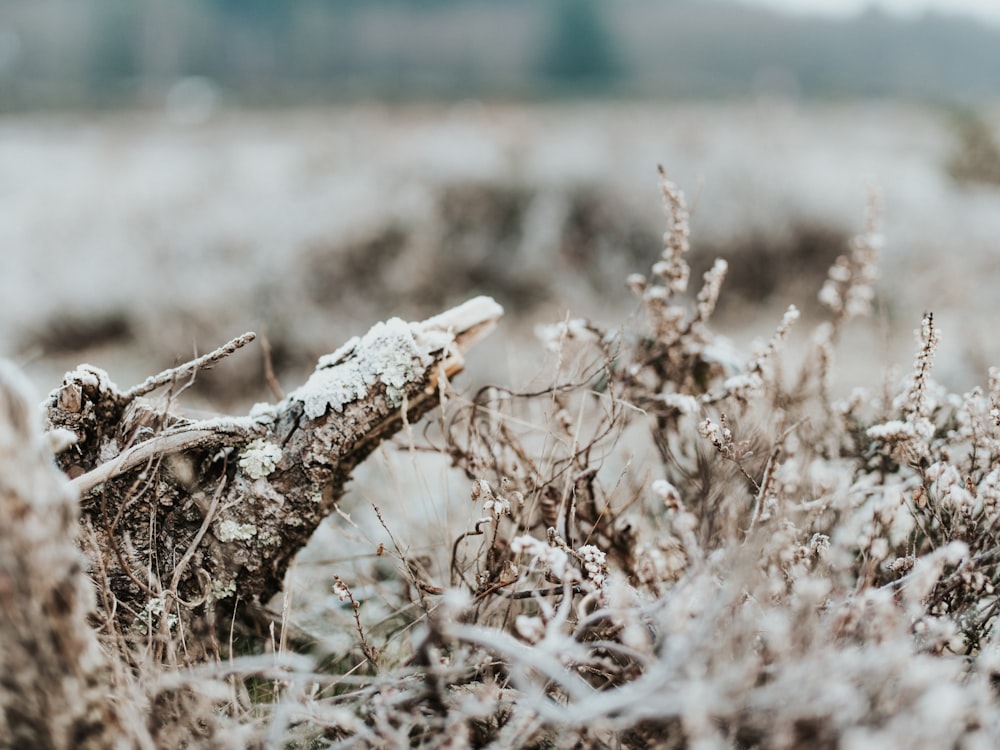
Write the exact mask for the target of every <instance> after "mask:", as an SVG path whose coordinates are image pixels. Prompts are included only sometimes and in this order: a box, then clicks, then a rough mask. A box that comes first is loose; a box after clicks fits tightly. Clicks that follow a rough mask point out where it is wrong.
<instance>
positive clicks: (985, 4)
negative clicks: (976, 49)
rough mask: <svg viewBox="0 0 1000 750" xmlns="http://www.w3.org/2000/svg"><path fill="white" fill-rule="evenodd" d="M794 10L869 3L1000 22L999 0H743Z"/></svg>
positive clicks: (835, 11) (836, 11) (856, 7)
mask: <svg viewBox="0 0 1000 750" xmlns="http://www.w3.org/2000/svg"><path fill="white" fill-rule="evenodd" d="M743 2H748V3H754V4H757V5H767V6H770V7H772V8H777V9H781V10H785V11H790V12H794V13H820V14H823V15H828V16H847V15H851V14H853V13H858V12H860V11H862V10H864V9H865V8H868V7H872V6H874V7H877V8H880V9H882V10H885V11H887V12H890V13H893V14H895V15H901V16H914V15H919V14H921V13H923V12H925V11H928V10H934V11H939V12H942V13H953V14H961V15H964V16H972V17H974V18H978V19H980V20H982V21H986V22H989V23H992V24H996V25H1000V0H743Z"/></svg>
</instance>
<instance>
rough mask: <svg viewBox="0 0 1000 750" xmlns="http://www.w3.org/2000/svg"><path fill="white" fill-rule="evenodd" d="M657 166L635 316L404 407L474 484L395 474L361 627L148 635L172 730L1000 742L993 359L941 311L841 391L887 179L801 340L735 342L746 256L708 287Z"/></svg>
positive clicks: (271, 734) (407, 743) (367, 738)
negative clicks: (437, 510) (448, 509)
mask: <svg viewBox="0 0 1000 750" xmlns="http://www.w3.org/2000/svg"><path fill="white" fill-rule="evenodd" d="M661 177H662V179H661V187H662V192H663V197H664V202H665V205H666V208H667V216H668V228H667V231H666V233H665V235H664V250H663V253H662V255H661V257H660V259H659V260H658V261H657V262H656V263H655V264H654V265H653V267H652V271H651V273H650V274H649V275H648V276H641V275H638V274H636V275H633V276H631V277H629V279H628V285H629V287H630V288H631V289H632V290H633V292H634V293H635V294H636V296H637V298H638V300H639V307H638V310H637V313H636V315H635V316H634V317H633V318H632V319H630V320H628V321H626V323H625V324H623V325H622V327H621V328H619V329H615V330H611V329H606V328H602V327H600V326H598V325H595V324H593V323H591V322H588V321H584V320H565V321H563V322H561V323H559V324H556V325H554V326H550V327H547V328H545V329H544V330H542V331H541V332H540V333H541V337H542V339H543V342H544V343H545V345H546V346H547V347H548V348H549V349H550V350H551V352H552V357H553V359H552V360H551V362H550V365H549V368H550V376H551V377H550V379H549V382H547V383H544V384H542V385H540V386H539V387H538V388H536V389H534V390H532V391H530V392H515V391H513V390H512V389H509V388H501V387H490V388H484V389H482V390H480V391H478V392H476V393H475V394H472V395H470V396H464V395H462V394H461V393H459V392H456V391H454V390H452V389H451V388H450V387H449V386H447V385H446V384H442V390H441V409H440V411H439V413H438V418H437V420H436V421H433V422H432V423H430V424H428V425H427V426H426V427H425V428H424V429H423V431H422V432H421V431H418V430H417V429H416V428H415V427H413V428H411V429H410V430H409V431H408V432H407V436H406V440H405V442H406V444H407V448H408V450H409V451H410V452H411V454H412V455H415V456H418V455H422V454H423V453H433V454H435V455H437V456H438V457H441V456H444V457H446V458H447V459H448V460H449V461H450V463H451V466H452V467H453V469H454V472H453V473H455V474H457V475H458V476H459V477H461V483H462V485H463V487H464V490H465V491H466V492H467V493H468V498H469V500H468V501H467V503H468V505H467V506H466V507H467V510H469V509H471V510H469V512H468V513H466V514H465V515H462V514H460V513H456V514H453V515H450V516H448V518H447V520H445V521H443V522H440V523H439V524H438V525H437V526H435V527H429V526H427V525H416V526H415V525H412V524H406V523H404V522H402V521H399V520H397V518H395V517H394V515H393V508H395V509H396V510H400V509H401V508H402V507H403V506H402V505H401V504H405V503H407V502H408V500H409V498H408V496H407V495H408V492H409V491H411V490H412V491H413V492H414V494H415V487H414V488H409V489H408V488H407V487H406V485H405V484H401V485H400V487H398V488H396V489H395V490H393V491H394V492H395V493H396V494H397V495H398V496H397V497H396V498H395V500H396V505H393V504H392V498H389V497H386V498H384V499H385V503H381V501H380V503H381V504H382V506H383V507H382V508H381V509H379V508H376V511H375V512H376V516H377V518H378V522H379V524H381V526H382V527H384V530H385V532H386V535H387V537H386V538H387V542H386V543H383V544H380V545H379V547H378V549H377V551H375V552H374V554H372V555H367V556H366V555H361V554H359V555H358V559H357V560H355V563H356V565H355V566H354V567H353V569H352V573H351V574H350V575H348V574H347V572H346V570H342V571H339V572H338V576H337V577H335V578H332V579H331V580H330V582H329V585H330V587H331V591H332V593H333V594H334V595H335V596H336V598H337V599H339V601H340V602H341V606H342V609H341V610H340V613H339V614H340V615H342V616H340V617H339V618H338V619H339V621H340V622H342V623H344V626H345V627H346V628H347V629H349V631H348V632H351V633H352V639H353V641H354V645H353V647H351V648H349V649H347V650H346V651H342V652H338V653H334V652H332V651H327V652H326V653H323V654H319V652H317V653H315V654H314V655H313V657H314V658H313V659H312V660H310V661H307V662H306V663H302V662H301V661H296V660H295V659H294V655H292V654H289V653H288V652H289V651H290V650H294V649H295V648H305V647H306V646H307V644H308V643H309V637H310V634H309V633H306V632H304V631H297V630H296V628H295V627H294V622H293V621H291V620H289V619H288V618H287V617H285V618H283V619H282V622H281V624H282V625H283V627H282V628H281V632H280V635H276V636H274V640H273V641H271V642H270V643H268V642H267V641H266V640H265V643H264V646H265V650H270V651H271V652H273V654H274V655H273V656H269V657H263V658H261V657H251V659H250V660H249V661H247V660H240V659H238V658H236V654H235V653H234V650H233V649H232V646H233V644H229V650H230V658H229V660H226V659H223V660H222V661H221V662H219V663H218V664H213V663H209V664H206V665H205V666H203V667H194V668H185V669H179V668H178V669H175V668H173V666H172V665H171V664H170V663H169V661H168V662H166V663H161V664H158V665H156V666H151V665H150V664H149V663H148V661H143V660H142V659H140V658H135V657H134V656H133V658H132V659H131V661H130V665H131V667H132V669H133V670H134V671H135V672H137V673H139V674H143V675H145V676H146V677H147V678H148V679H149V680H150V681H149V682H148V684H149V685H156V686H157V687H156V689H155V690H151V691H149V693H148V694H147V696H146V701H147V703H148V704H150V705H151V706H152V709H151V710H152V711H153V712H154V714H157V713H158V714H162V715H163V716H166V717H167V719H165V720H164V723H165V726H166V727H168V728H170V732H169V733H166V732H164V733H162V734H157V735H156V736H157V738H158V739H159V740H160V744H161V746H180V745H187V746H199V745H212V744H213V743H218V742H219V741H220V738H221V737H223V736H226V733H227V732H229V731H232V730H233V728H234V727H240V728H241V731H242V734H241V735H240V738H241V739H240V741H241V742H244V743H246V744H251V743H259V744H261V745H262V746H267V745H274V746H277V745H279V744H285V745H289V746H301V747H456V748H459V747H485V746H490V747H496V748H503V747H533V748H543V747H544V748H553V747H560V748H562V747H565V748H570V747H607V746H614V747H622V748H641V747H664V748H687V747H697V748H722V747H738V748H749V747H761V748H795V747H806V746H807V747H818V748H827V747H828V748H835V747H845V748H861V747H913V748H918V747H926V748H939V747H990V746H994V745H995V744H996V742H997V740H998V739H1000V711H998V708H1000V706H998V695H997V691H996V688H995V686H996V684H997V681H998V680H1000V650H998V642H997V625H998V622H1000V621H998V618H997V610H998V606H997V602H998V601H1000V597H998V594H997V592H996V587H997V586H998V585H1000V553H998V552H997V550H998V549H1000V469H997V468H996V467H997V465H998V460H1000V370H998V371H991V372H990V376H989V383H988V384H987V386H986V387H985V388H981V389H976V390H974V391H972V392H970V393H967V394H962V395H955V394H949V393H946V392H945V391H944V390H943V389H942V388H941V387H940V386H939V385H938V384H936V383H935V382H934V380H933V378H932V368H933V364H934V356H935V350H936V347H937V343H938V339H939V336H940V332H939V331H938V330H937V327H936V325H935V323H934V318H933V316H932V315H931V314H927V315H926V316H925V317H924V319H923V320H922V321H921V324H920V327H919V329H918V331H917V348H916V355H915V359H914V363H913V366H912V368H911V370H910V372H909V373H908V374H907V375H906V376H905V377H904V378H902V380H901V381H900V382H899V383H898V384H895V385H892V386H891V387H886V388H884V389H876V390H863V389H858V390H855V391H853V392H851V393H850V394H849V395H848V396H847V397H846V398H836V397H834V395H833V394H832V393H831V390H830V385H829V384H830V374H831V371H832V368H833V366H834V360H835V354H836V345H837V341H838V339H839V337H840V334H841V331H842V329H843V327H844V325H845V323H846V322H847V321H848V320H849V319H851V318H855V317H863V316H865V315H868V314H870V312H871V310H872V307H873V302H874V294H875V292H874V283H875V277H876V261H877V257H878V251H879V248H880V247H881V242H882V240H881V237H880V235H879V232H878V215H879V207H878V202H877V200H876V199H875V198H873V199H872V201H871V209H870V216H869V221H868V223H867V225H866V227H865V229H864V231H863V232H862V233H861V234H860V235H859V236H858V237H856V238H855V239H853V240H852V241H851V242H850V243H849V246H848V250H847V252H846V253H845V254H844V255H842V256H840V257H839V258H837V259H836V260H835V261H834V263H833V265H832V266H831V267H830V269H829V271H828V273H827V276H826V279H825V281H824V282H823V284H822V287H821V290H820V293H819V301H820V304H821V305H822V306H823V307H824V308H825V309H826V311H827V313H826V317H825V320H823V321H822V322H820V323H819V324H818V325H817V326H816V327H815V330H814V331H813V333H812V335H811V337H810V338H809V343H808V345H807V346H808V350H807V351H806V352H805V356H804V357H802V358H800V359H801V364H800V365H798V366H796V367H792V366H790V365H789V363H788V360H787V358H786V357H785V352H784V350H785V348H786V345H787V340H788V337H789V331H790V329H791V327H792V326H793V325H795V324H796V323H797V321H798V319H799V315H798V311H797V310H796V309H795V308H794V307H792V308H789V310H788V311H787V312H786V314H785V315H784V317H783V318H782V320H781V321H777V327H776V331H775V333H774V335H773V336H772V338H771V339H770V340H769V341H768V342H765V343H763V344H761V345H759V346H758V347H757V348H756V349H755V350H754V351H753V352H751V353H750V354H749V355H748V356H744V355H741V354H739V353H738V352H734V351H733V350H732V348H731V347H730V346H728V345H727V344H726V343H725V341H724V340H723V339H721V338H720V337H719V336H717V335H716V333H715V332H714V331H713V330H712V328H711V320H712V316H713V313H714V311H715V308H716V304H717V302H718V299H719V295H720V293H721V289H722V285H723V281H724V278H725V275H726V271H727V265H726V263H725V262H723V261H717V262H716V263H715V264H714V265H713V266H712V268H711V269H709V270H708V271H707V272H705V274H704V276H703V280H702V283H701V286H700V288H699V289H698V290H697V291H696V292H695V293H694V294H693V295H692V294H690V288H689V287H690V281H691V271H690V266H689V265H688V262H687V258H686V256H687V252H688V249H689V225H688V212H687V206H686V202H685V198H684V195H683V194H682V193H681V191H680V190H679V189H678V188H677V187H676V186H675V185H673V184H672V183H671V182H670V181H669V180H667V178H666V176H665V175H661ZM386 494H387V495H388V491H387V493H386ZM442 501H443V500H442ZM400 517H401V518H403V517H405V516H403V514H400ZM343 525H344V526H345V528H348V527H349V528H351V529H352V530H353V531H352V533H355V535H356V537H357V539H358V540H360V541H361V542H365V541H367V540H366V539H365V537H364V532H363V530H362V529H361V527H360V526H359V525H358V524H357V522H356V521H355V520H353V519H352V518H351V517H350V516H348V515H347V514H344V516H343ZM107 640H108V645H109V649H110V650H112V651H113V650H114V649H115V648H116V647H117V644H116V643H115V642H114V634H113V633H111V634H108V635H107ZM150 643H151V644H152V643H153V641H150ZM224 645H225V644H224ZM257 648H258V650H259V649H260V644H258V646H257ZM166 651H167V653H169V651H170V650H169V649H167V650H166ZM267 659H272V660H273V661H271V662H268V661H267ZM210 686H214V688H213V689H208V688H209V687H210ZM199 691H200V692H199ZM192 696H194V697H192ZM198 696H201V697H198ZM161 702H162V704H163V705H162V706H161ZM206 706H207V707H209V708H210V710H208V711H207V713H206ZM185 710H190V712H191V714H190V715H191V716H193V717H197V718H196V719H193V721H192V723H191V725H190V726H187V727H186V729H187V730H188V731H187V733H186V734H185V733H184V732H181V731H180V730H181V729H185V725H184V722H183V719H182V716H183V713H184V711H185Z"/></svg>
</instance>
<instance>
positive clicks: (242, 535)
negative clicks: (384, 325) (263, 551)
mask: <svg viewBox="0 0 1000 750" xmlns="http://www.w3.org/2000/svg"><path fill="white" fill-rule="evenodd" d="M256 533H257V527H256V526H254V525H253V524H252V523H237V522H236V521H232V520H229V519H227V520H225V521H221V522H220V523H219V524H218V525H217V526H216V527H215V538H216V539H218V540H219V541H220V542H233V541H236V540H239V541H241V542H245V541H247V540H248V539H253V537H254V535H255V534H256Z"/></svg>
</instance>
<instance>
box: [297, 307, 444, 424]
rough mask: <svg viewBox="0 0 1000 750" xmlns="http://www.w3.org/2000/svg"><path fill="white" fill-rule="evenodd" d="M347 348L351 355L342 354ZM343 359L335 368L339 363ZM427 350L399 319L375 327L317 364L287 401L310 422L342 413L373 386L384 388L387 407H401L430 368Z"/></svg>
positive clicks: (407, 325) (409, 328)
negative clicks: (407, 393) (300, 408)
mask: <svg viewBox="0 0 1000 750" xmlns="http://www.w3.org/2000/svg"><path fill="white" fill-rule="evenodd" d="M349 347H350V349H351V351H350V352H349V353H347V354H344V352H345V351H346V350H347V349H348V348H349ZM345 356H346V357H347V359H346V360H344V361H343V362H340V363H339V364H334V363H335V362H336V361H337V360H338V359H341V358H343V357H345ZM431 361H432V360H431V357H430V353H429V350H427V349H424V348H421V347H420V346H418V345H417V342H416V341H415V340H414V338H413V330H412V329H411V327H410V325H409V324H408V323H406V322H404V321H403V320H401V319H399V318H392V319H390V320H387V321H386V322H384V323H376V324H375V325H374V326H373V327H372V329H371V330H370V331H368V333H366V334H365V337H364V338H363V339H361V340H360V341H355V342H348V344H345V345H344V346H342V347H341V348H340V349H338V350H337V351H336V352H334V353H333V354H331V355H329V356H328V357H324V358H323V359H321V360H320V363H319V365H318V366H317V368H316V371H315V372H314V373H313V374H312V376H311V377H310V378H309V380H308V381H307V382H306V384H305V385H303V386H302V387H301V388H299V389H298V390H296V391H295V392H293V393H292V394H291V395H290V396H289V398H291V399H295V400H297V401H301V402H302V403H303V405H304V406H305V414H306V417H308V418H309V419H315V418H316V417H321V416H323V415H324V414H325V413H326V410H327V408H332V409H333V410H334V411H335V412H338V413H339V412H342V411H343V410H344V406H345V405H347V404H349V403H351V402H352V401H357V400H359V399H363V398H365V397H366V396H367V395H368V390H369V389H370V388H371V387H372V386H374V385H375V384H376V383H377V382H382V383H383V384H384V385H385V398H386V401H387V402H388V403H389V405H390V406H393V407H396V406H399V405H400V404H401V403H402V401H403V393H404V390H403V389H404V388H405V387H406V384H407V383H411V382H413V381H414V380H417V379H419V378H420V377H422V376H423V374H424V373H425V372H426V371H427V367H428V366H429V365H430V363H431Z"/></svg>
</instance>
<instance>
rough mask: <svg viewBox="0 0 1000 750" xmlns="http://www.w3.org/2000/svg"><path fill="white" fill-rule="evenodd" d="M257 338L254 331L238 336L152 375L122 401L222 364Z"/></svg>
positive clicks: (125, 395)
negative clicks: (187, 360) (219, 363)
mask: <svg viewBox="0 0 1000 750" xmlns="http://www.w3.org/2000/svg"><path fill="white" fill-rule="evenodd" d="M255 338H257V334H256V333H254V332H253V331H248V332H247V333H244V334H243V335H242V336H237V337H236V338H234V339H233V340H232V341H230V342H229V343H228V344H225V345H224V346H220V347H219V348H218V349H216V350H215V351H211V352H209V353H208V354H205V355H203V356H201V357H198V358H196V359H192V360H191V361H190V362H186V363H184V364H183V365H179V366H177V367H171V368H169V369H167V370H164V371H163V372H161V373H159V374H157V375H152V376H150V377H148V378H146V380H144V381H143V382H141V383H139V385H137V386H135V387H133V388H130V389H129V390H127V391H125V393H123V394H122V395H121V398H122V401H124V402H126V403H128V402H131V401H134V400H135V399H137V398H139V397H140V396H146V395H148V394H150V393H152V392H153V391H155V390H156V389H157V388H162V387H163V386H165V385H170V384H171V383H174V382H176V381H178V380H180V379H181V378H183V377H187V376H189V375H193V374H194V373H196V372H198V371H199V370H207V369H209V368H210V367H212V366H213V365H215V364H216V363H218V362H221V361H222V360H223V359H225V358H226V357H228V356H229V355H230V354H232V353H233V352H235V351H237V350H239V349H242V348H243V347H244V346H246V345H247V344H249V343H250V342H251V341H253V340H254V339H255Z"/></svg>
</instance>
